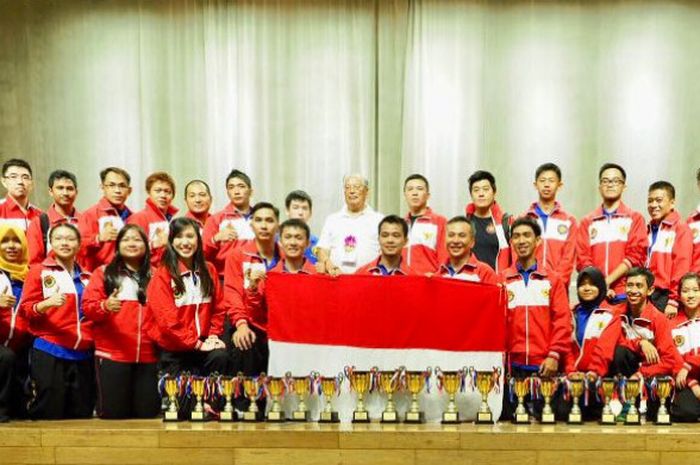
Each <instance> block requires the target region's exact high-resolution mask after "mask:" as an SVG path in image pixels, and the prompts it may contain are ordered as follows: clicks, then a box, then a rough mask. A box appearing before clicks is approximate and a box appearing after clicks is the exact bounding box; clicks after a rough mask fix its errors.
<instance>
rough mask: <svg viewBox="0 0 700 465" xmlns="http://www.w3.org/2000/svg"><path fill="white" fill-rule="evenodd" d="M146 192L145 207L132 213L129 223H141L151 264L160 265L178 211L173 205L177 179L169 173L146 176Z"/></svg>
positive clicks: (160, 172) (161, 172)
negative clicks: (171, 223) (170, 228)
mask: <svg viewBox="0 0 700 465" xmlns="http://www.w3.org/2000/svg"><path fill="white" fill-rule="evenodd" d="M146 192H147V193H148V198H147V199H146V206H145V208H144V209H143V210H141V211H139V212H136V213H134V214H133V215H131V216H130V217H129V219H128V220H127V224H136V225H139V226H140V227H141V229H143V230H144V231H145V233H146V236H147V237H148V245H149V249H150V251H151V265H152V266H158V265H160V262H161V260H162V259H163V254H164V252H165V246H166V245H168V228H169V224H170V221H172V219H173V218H174V217H175V215H176V214H177V212H178V209H177V208H175V207H174V206H173V198H174V197H175V181H174V180H173V178H172V177H171V176H170V175H169V174H168V173H165V172H163V171H158V172H155V173H153V174H151V175H149V176H148V177H147V178H146Z"/></svg>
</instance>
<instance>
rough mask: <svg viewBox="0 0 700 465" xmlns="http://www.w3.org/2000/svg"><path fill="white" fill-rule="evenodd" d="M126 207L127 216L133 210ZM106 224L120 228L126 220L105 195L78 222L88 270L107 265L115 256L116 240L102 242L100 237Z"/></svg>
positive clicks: (85, 264)
mask: <svg viewBox="0 0 700 465" xmlns="http://www.w3.org/2000/svg"><path fill="white" fill-rule="evenodd" d="M124 209H125V210H126V211H125V215H126V216H129V215H131V211H130V210H129V208H128V207H126V205H125V206H124ZM106 224H111V225H112V226H114V227H115V228H116V229H117V230H119V229H121V228H122V226H124V220H122V218H121V216H120V215H119V211H117V209H116V208H115V207H114V205H112V204H111V203H109V201H108V200H107V199H105V198H104V197H103V198H102V199H100V201H99V202H97V204H96V205H93V206H92V207H90V208H88V209H87V210H85V211H84V212H83V215H82V216H81V217H80V221H79V222H78V226H79V228H80V243H81V248H82V252H83V256H84V263H83V264H84V266H85V269H86V270H88V271H92V270H94V269H96V268H97V267H99V266H100V265H106V264H108V263H109V262H111V261H112V258H114V250H115V241H109V242H100V241H99V239H98V236H99V234H100V230H101V229H102V228H103V227H104V226H105V225H106Z"/></svg>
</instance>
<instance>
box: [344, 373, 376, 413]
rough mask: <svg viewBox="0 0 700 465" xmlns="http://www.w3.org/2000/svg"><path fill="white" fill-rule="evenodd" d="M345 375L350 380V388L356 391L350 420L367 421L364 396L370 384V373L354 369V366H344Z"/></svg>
mask: <svg viewBox="0 0 700 465" xmlns="http://www.w3.org/2000/svg"><path fill="white" fill-rule="evenodd" d="M345 376H346V377H347V378H348V379H349V380H350V388H351V389H352V390H353V391H355V392H356V393H357V406H356V409H355V411H353V412H352V422H353V423H369V412H368V411H367V410H366V409H365V402H364V397H365V394H366V393H367V392H368V391H369V389H370V385H371V384H372V373H370V372H369V371H355V368H354V367H346V368H345Z"/></svg>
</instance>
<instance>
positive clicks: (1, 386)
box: [0, 346, 29, 421]
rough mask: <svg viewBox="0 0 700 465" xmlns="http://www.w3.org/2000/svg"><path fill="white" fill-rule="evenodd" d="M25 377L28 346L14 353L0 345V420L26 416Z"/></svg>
mask: <svg viewBox="0 0 700 465" xmlns="http://www.w3.org/2000/svg"><path fill="white" fill-rule="evenodd" d="M27 378H29V348H25V349H22V350H20V351H18V352H17V353H15V352H14V351H13V350H12V349H10V348H8V347H5V346H0V421H4V420H5V419H7V418H20V419H21V418H27V392H26V388H25V387H26V385H27Z"/></svg>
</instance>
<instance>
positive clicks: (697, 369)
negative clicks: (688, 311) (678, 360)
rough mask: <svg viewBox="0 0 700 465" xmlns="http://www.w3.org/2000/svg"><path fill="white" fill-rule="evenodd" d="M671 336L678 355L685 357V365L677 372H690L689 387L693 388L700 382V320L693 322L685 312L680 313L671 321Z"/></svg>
mask: <svg viewBox="0 0 700 465" xmlns="http://www.w3.org/2000/svg"><path fill="white" fill-rule="evenodd" d="M671 328H672V329H671V336H672V337H673V342H674V344H675V345H676V349H677V350H678V353H679V354H680V355H681V357H683V363H682V365H681V366H680V367H676V370H675V372H676V373H677V372H678V371H680V369H681V368H686V369H687V370H688V378H687V379H688V387H693V386H694V385H696V384H698V380H700V319H698V318H693V319H692V320H690V319H688V317H687V316H686V315H685V313H683V312H679V313H678V314H677V315H676V317H675V318H674V319H673V320H671Z"/></svg>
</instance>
